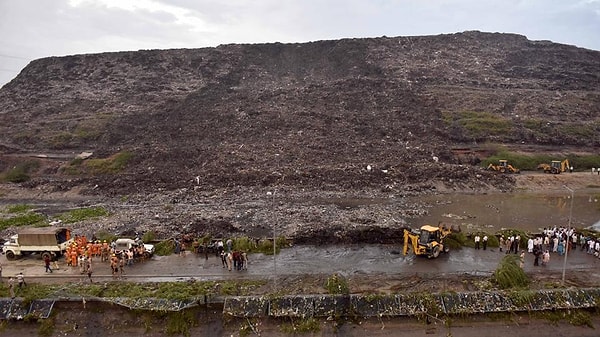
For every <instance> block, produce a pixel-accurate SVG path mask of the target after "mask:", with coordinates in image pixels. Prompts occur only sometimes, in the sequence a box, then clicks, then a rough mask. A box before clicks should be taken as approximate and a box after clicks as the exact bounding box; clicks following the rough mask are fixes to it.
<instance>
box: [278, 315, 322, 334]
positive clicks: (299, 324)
mask: <svg viewBox="0 0 600 337" xmlns="http://www.w3.org/2000/svg"><path fill="white" fill-rule="evenodd" d="M290 319H291V322H290V323H284V324H282V325H281V327H280V329H281V332H283V333H286V334H290V335H293V334H299V333H300V334H308V333H316V332H319V331H320V330H321V323H320V322H319V321H318V320H316V319H315V318H314V317H309V318H303V319H301V320H298V321H296V322H294V320H293V319H292V318H291V317H290Z"/></svg>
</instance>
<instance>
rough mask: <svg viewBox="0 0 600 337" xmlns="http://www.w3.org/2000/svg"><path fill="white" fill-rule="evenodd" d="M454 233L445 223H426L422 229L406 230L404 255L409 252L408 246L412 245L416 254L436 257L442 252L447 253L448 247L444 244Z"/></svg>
mask: <svg viewBox="0 0 600 337" xmlns="http://www.w3.org/2000/svg"><path fill="white" fill-rule="evenodd" d="M450 233H452V229H451V228H447V227H446V226H444V225H443V224H440V225H439V226H438V227H435V226H431V225H424V226H422V227H421V229H420V230H413V229H405V230H404V249H403V253H404V255H406V254H408V248H409V247H411V248H412V251H413V253H415V255H422V256H427V257H428V258H430V259H431V258H436V257H438V256H439V255H440V253H441V252H444V253H447V252H448V247H446V246H445V245H444V239H445V238H446V236H448V234H450Z"/></svg>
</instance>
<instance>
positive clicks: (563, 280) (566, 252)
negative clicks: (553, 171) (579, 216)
mask: <svg viewBox="0 0 600 337" xmlns="http://www.w3.org/2000/svg"><path fill="white" fill-rule="evenodd" d="M563 187H564V188H566V189H567V190H569V192H571V207H570V210H569V225H568V227H567V233H568V232H570V230H571V219H572V217H573V199H574V197H575V191H574V190H573V189H571V188H569V187H568V186H567V185H563ZM569 240H571V237H570V236H569V235H567V240H566V242H565V259H564V260H563V270H562V285H563V287H564V285H565V273H566V271H567V255H568V254H569Z"/></svg>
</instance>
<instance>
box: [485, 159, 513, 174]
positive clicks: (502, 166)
mask: <svg viewBox="0 0 600 337" xmlns="http://www.w3.org/2000/svg"><path fill="white" fill-rule="evenodd" d="M487 169H488V170H492V171H496V172H500V173H521V170H519V169H518V168H516V167H514V166H512V165H511V164H509V163H508V160H506V159H500V160H499V161H498V165H494V164H492V163H490V164H489V165H488V167H487Z"/></svg>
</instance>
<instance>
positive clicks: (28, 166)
mask: <svg viewBox="0 0 600 337" xmlns="http://www.w3.org/2000/svg"><path fill="white" fill-rule="evenodd" d="M39 167H40V162H39V161H37V160H28V161H25V162H22V163H19V164H17V165H16V166H14V167H13V168H11V169H9V170H8V171H6V172H4V173H3V174H2V175H0V180H1V181H5V182H10V183H22V182H25V181H28V180H29V179H30V178H31V177H30V174H31V173H33V172H34V171H35V170H37V169H38V168H39Z"/></svg>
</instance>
